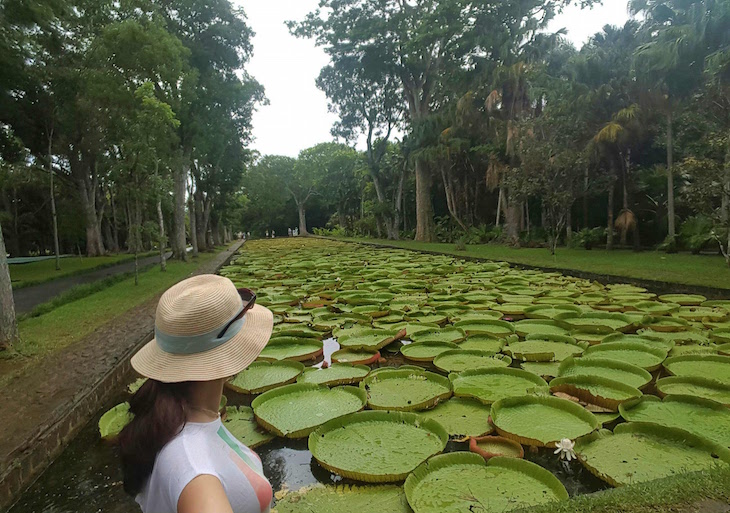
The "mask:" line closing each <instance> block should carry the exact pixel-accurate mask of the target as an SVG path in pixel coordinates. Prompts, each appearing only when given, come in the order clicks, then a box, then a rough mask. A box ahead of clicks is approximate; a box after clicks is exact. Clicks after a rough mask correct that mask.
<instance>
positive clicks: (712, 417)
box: [619, 395, 730, 448]
mask: <svg viewBox="0 0 730 513" xmlns="http://www.w3.org/2000/svg"><path fill="white" fill-rule="evenodd" d="M619 412H620V413H621V416H622V417H623V418H624V419H626V420H628V421H629V422H653V423H655V424H660V425H662V426H667V427H673V428H679V429H684V430H685V431H689V432H690V433H694V434H695V435H697V436H701V437H703V438H706V439H708V440H710V441H712V442H714V443H717V444H720V445H722V446H723V447H727V448H730V409H729V408H727V407H725V406H723V405H722V404H720V403H718V402H715V401H710V400H708V399H702V398H700V397H692V396H689V395H669V396H667V397H665V398H664V400H663V401H662V400H660V399H659V398H657V397H654V396H651V395H645V396H644V397H642V398H641V399H639V400H636V401H630V402H626V403H624V404H622V405H620V406H619Z"/></svg>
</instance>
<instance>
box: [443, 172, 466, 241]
mask: <svg viewBox="0 0 730 513" xmlns="http://www.w3.org/2000/svg"><path fill="white" fill-rule="evenodd" d="M441 178H442V180H443V182H444V192H445V193H446V207H447V208H448V209H449V214H451V217H452V219H453V220H454V221H456V222H457V223H458V225H459V226H461V229H462V230H464V231H465V232H466V231H469V229H468V228H467V227H466V224H464V222H463V221H462V220H461V219H460V218H459V214H458V212H457V211H456V198H455V197H454V188H453V185H452V184H451V180H450V178H449V177H448V176H447V172H446V169H445V167H444V166H442V167H441Z"/></svg>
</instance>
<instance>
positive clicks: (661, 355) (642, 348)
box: [583, 342, 667, 372]
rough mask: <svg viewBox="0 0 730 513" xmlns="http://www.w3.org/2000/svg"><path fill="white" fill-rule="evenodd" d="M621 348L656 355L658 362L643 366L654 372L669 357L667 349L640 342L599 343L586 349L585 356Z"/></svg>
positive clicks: (588, 356)
mask: <svg viewBox="0 0 730 513" xmlns="http://www.w3.org/2000/svg"><path fill="white" fill-rule="evenodd" d="M620 350H626V351H638V352H643V353H647V354H651V355H652V356H654V357H655V359H656V360H657V362H656V363H654V364H652V365H649V366H648V367H642V369H644V370H646V371H648V372H654V371H655V370H657V369H659V368H660V367H661V366H662V363H663V362H664V360H665V359H666V358H667V351H666V350H664V349H662V348H658V347H656V348H655V347H649V346H647V345H644V344H641V343H640V342H614V343H612V344H606V345H603V344H598V345H595V346H591V347H589V348H588V349H586V350H585V351H584V352H583V357H584V358H590V357H591V355H593V354H596V353H603V352H607V351H620ZM607 359H608V360H612V359H613V358H607Z"/></svg>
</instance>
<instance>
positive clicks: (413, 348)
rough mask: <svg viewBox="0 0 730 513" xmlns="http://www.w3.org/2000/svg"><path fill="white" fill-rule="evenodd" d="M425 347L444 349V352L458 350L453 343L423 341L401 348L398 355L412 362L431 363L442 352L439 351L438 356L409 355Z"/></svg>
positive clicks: (457, 346) (456, 345)
mask: <svg viewBox="0 0 730 513" xmlns="http://www.w3.org/2000/svg"><path fill="white" fill-rule="evenodd" d="M426 347H432V348H446V349H444V351H449V350H455V349H460V347H459V345H458V344H456V343H454V342H444V341H440V340H424V341H422V342H413V343H412V344H408V345H407V346H403V347H402V348H401V350H400V353H401V354H402V355H403V356H404V357H405V358H406V359H408V360H412V361H414V362H432V361H433V359H434V358H436V357H437V356H438V355H439V354H441V353H442V352H443V351H441V352H439V353H438V354H435V355H433V356H415V355H413V354H411V353H414V352H416V351H418V350H419V349H423V348H426Z"/></svg>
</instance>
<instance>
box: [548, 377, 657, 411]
mask: <svg viewBox="0 0 730 513" xmlns="http://www.w3.org/2000/svg"><path fill="white" fill-rule="evenodd" d="M550 391H551V392H553V393H556V392H560V393H563V394H568V395H570V396H573V397H577V398H578V399H580V400H581V401H583V402H585V403H588V404H595V405H596V406H600V407H602V408H607V409H609V410H613V411H618V407H619V405H620V404H621V403H624V402H626V401H630V400H632V399H638V398H639V397H641V396H642V393H641V391H640V390H639V389H638V388H634V387H632V386H630V385H626V384H624V383H622V382H620V381H616V380H613V379H608V378H604V377H602V376H595V375H594V376H586V375H577V376H564V377H561V378H555V379H553V380H552V381H551V382H550Z"/></svg>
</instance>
